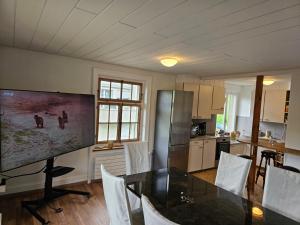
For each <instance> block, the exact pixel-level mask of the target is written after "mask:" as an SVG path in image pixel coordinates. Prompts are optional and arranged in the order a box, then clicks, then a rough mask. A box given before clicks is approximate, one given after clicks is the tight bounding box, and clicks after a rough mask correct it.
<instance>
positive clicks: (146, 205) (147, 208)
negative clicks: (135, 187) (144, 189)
mask: <svg viewBox="0 0 300 225" xmlns="http://www.w3.org/2000/svg"><path fill="white" fill-rule="evenodd" d="M142 206H143V212H144V221H145V225H179V224H177V223H174V222H172V221H170V220H168V219H167V218H165V217H163V216H162V215H161V214H160V213H159V212H158V211H157V210H156V209H155V208H154V206H153V205H152V204H151V202H150V201H149V199H148V198H147V197H146V196H144V195H142Z"/></svg>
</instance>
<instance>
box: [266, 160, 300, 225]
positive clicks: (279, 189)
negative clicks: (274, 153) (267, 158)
mask: <svg viewBox="0 0 300 225" xmlns="http://www.w3.org/2000/svg"><path fill="white" fill-rule="evenodd" d="M262 205H263V206H264V207H266V208H268V209H271V210H273V211H276V212H278V213H280V214H283V215H285V216H287V217H289V218H292V219H293V220H296V221H298V222H300V174H298V173H295V172H292V171H288V170H284V169H281V168H277V167H273V166H268V167H267V173H266V183H265V188H264V196H263V201H262Z"/></svg>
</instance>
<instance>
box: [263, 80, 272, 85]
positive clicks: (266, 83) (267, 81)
mask: <svg viewBox="0 0 300 225" xmlns="http://www.w3.org/2000/svg"><path fill="white" fill-rule="evenodd" d="M274 82H275V81H274V80H264V81H263V83H264V85H272V84H274Z"/></svg>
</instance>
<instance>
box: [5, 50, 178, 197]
mask: <svg viewBox="0 0 300 225" xmlns="http://www.w3.org/2000/svg"><path fill="white" fill-rule="evenodd" d="M94 68H99V69H101V70H105V71H110V73H111V74H113V73H114V71H115V72H116V73H118V74H119V75H120V74H122V73H124V74H133V75H139V76H142V77H147V78H149V77H150V78H151V79H152V91H151V93H150V94H151V101H150V123H149V128H148V129H149V137H148V140H149V142H150V148H152V146H153V134H154V126H155V124H154V120H155V104H156V91H157V90H159V89H174V88H175V80H176V76H175V75H170V74H161V73H155V72H150V71H145V70H138V69H133V68H128V67H122V66H116V65H111V64H104V63H97V62H94V61H87V60H80V59H76V58H70V57H63V56H57V55H50V54H45V53H40V52H33V51H27V50H21V49H15V48H8V47H1V46H0V88H11V89H26V90H42V91H60V92H70V93H84V94H88V93H92V89H93V71H94ZM88 154H89V153H88V149H83V150H80V151H76V152H72V153H69V154H66V155H64V156H61V157H59V158H58V159H57V161H56V164H57V165H63V166H71V167H75V168H76V169H75V170H74V172H72V173H70V174H68V175H66V176H63V177H60V178H57V179H56V180H55V184H56V185H58V184H65V183H73V182H79V181H84V180H87V176H88V172H89V171H88V170H89V169H88V158H89V157H88ZM43 165H44V162H42V163H36V164H33V165H29V166H26V167H22V168H20V169H17V170H15V171H12V172H10V174H18V173H24V172H32V171H35V170H37V169H39V168H41V167H42V166H43ZM43 182H44V180H43V174H38V175H34V176H29V177H22V178H18V179H14V180H10V181H8V192H9V193H12V192H19V191H24V190H31V189H37V188H41V187H42V186H43Z"/></svg>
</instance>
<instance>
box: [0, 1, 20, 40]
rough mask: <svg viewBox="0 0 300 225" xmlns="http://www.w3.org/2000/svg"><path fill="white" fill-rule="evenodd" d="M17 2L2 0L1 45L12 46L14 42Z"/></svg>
mask: <svg viewBox="0 0 300 225" xmlns="http://www.w3.org/2000/svg"><path fill="white" fill-rule="evenodd" d="M15 4H16V3H15V0H0V43H2V44H5V45H12V44H13V41H14V25H15Z"/></svg>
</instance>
